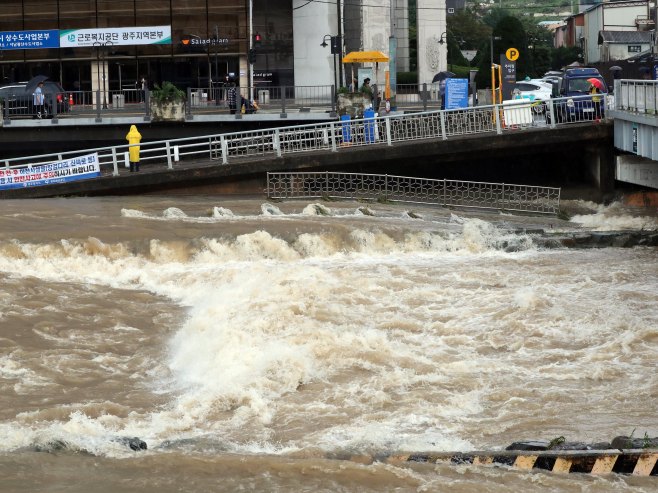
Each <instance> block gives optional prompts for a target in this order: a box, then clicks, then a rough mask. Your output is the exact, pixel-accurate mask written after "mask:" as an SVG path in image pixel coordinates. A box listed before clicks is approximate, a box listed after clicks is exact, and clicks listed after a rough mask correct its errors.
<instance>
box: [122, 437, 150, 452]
mask: <svg viewBox="0 0 658 493" xmlns="http://www.w3.org/2000/svg"><path fill="white" fill-rule="evenodd" d="M116 441H117V442H119V443H121V444H123V445H127V446H128V447H130V449H131V450H134V451H136V452H139V451H140V450H146V449H147V446H146V442H145V441H144V440H141V439H140V438H139V437H132V438H130V437H120V438H117V439H116Z"/></svg>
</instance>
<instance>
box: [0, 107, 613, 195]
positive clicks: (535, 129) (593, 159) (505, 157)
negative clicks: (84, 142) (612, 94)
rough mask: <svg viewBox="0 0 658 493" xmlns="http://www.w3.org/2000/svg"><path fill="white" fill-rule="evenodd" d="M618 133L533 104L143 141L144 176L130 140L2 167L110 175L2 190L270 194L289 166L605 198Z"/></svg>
mask: <svg viewBox="0 0 658 493" xmlns="http://www.w3.org/2000/svg"><path fill="white" fill-rule="evenodd" d="M597 120H598V119H597ZM141 128H142V133H143V134H146V133H147V131H146V130H144V127H143V126H142V127H141ZM172 128H178V126H176V127H172ZM185 128H186V130H187V131H189V127H185ZM126 130H127V129H126V128H122V129H121V133H122V134H123V135H125V133H124V132H125V131H126ZM114 131H116V129H115V130H114ZM612 137H613V135H612V124H611V123H610V122H606V121H604V120H603V121H600V122H599V121H596V120H592V121H586V122H569V121H564V120H563V121H560V118H558V115H556V114H554V108H553V105H550V106H548V107H547V108H545V112H542V111H537V109H536V108H535V107H533V106H532V105H531V104H530V103H528V102H521V103H517V104H514V105H507V104H506V105H494V106H478V107H475V108H468V109H462V110H445V111H427V112H414V113H408V114H397V115H389V116H385V117H378V118H374V119H366V120H363V119H361V120H350V121H336V120H331V121H328V122H322V123H315V124H306V125H294V126H286V127H278V128H267V129H253V130H247V131H240V132H230V133H220V134H217V133H213V134H206V135H202V136H196V137H184V138H178V139H168V140H155V141H149V142H143V143H142V144H141V158H142V159H141V162H142V165H141V171H140V173H129V172H128V170H127V169H126V166H125V163H126V160H127V158H126V155H127V151H128V146H127V145H125V144H122V145H114V146H109V147H101V148H95V149H84V150H76V151H66V152H59V153H51V154H45V155H33V156H26V157H21V158H11V159H4V160H3V161H2V162H1V164H2V165H4V168H0V171H2V170H4V172H5V177H9V178H10V177H11V176H9V174H7V172H11V173H18V174H21V173H22V174H30V173H32V172H33V171H34V170H38V169H39V168H38V167H39V165H41V164H44V163H51V162H53V161H61V160H66V159H69V158H71V157H74V156H80V155H83V154H89V153H97V155H98V161H99V164H100V172H101V176H100V177H98V178H94V179H90V180H81V181H70V182H65V183H58V182H57V180H49V181H48V184H46V185H43V186H22V187H20V188H13V189H5V190H0V197H1V198H23V197H25V198H27V197H50V196H71V195H97V194H104V195H107V194H132V193H151V192H153V193H158V192H162V191H172V190H178V191H190V190H192V189H193V190H194V191H195V193H203V192H214V193H216V192H220V193H235V192H252V193H253V192H258V193H262V191H263V189H264V187H265V179H266V172H268V171H269V172H271V171H285V170H320V171H324V170H341V171H358V172H373V173H392V174H404V175H406V176H426V177H429V178H431V177H438V178H454V179H466V180H478V181H487V180H489V181H501V180H502V181H505V182H507V183H528V184H539V185H558V186H559V185H560V184H565V183H569V182H573V181H578V180H584V181H587V182H590V183H592V184H593V185H595V186H596V187H597V188H598V190H599V191H600V192H601V193H605V192H608V191H611V190H612V188H613V186H614V161H613V156H612V154H613V152H612V151H613V148H612ZM32 174H34V173H32Z"/></svg>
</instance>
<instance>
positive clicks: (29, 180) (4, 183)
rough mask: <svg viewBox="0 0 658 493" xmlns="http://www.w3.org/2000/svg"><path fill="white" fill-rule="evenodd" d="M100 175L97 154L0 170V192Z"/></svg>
mask: <svg viewBox="0 0 658 493" xmlns="http://www.w3.org/2000/svg"><path fill="white" fill-rule="evenodd" d="M100 175H101V172H100V167H99V164H98V153H94V154H87V155H86V156H78V157H75V158H71V159H66V160H64V161H56V162H54V163H48V164H39V165H36V166H28V167H26V168H2V169H0V190H9V189H12V188H26V187H39V186H43V185H52V184H54V183H65V182H68V181H75V180H85V179H87V178H96V177H98V176H100Z"/></svg>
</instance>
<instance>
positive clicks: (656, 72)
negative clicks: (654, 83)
mask: <svg viewBox="0 0 658 493" xmlns="http://www.w3.org/2000/svg"><path fill="white" fill-rule="evenodd" d="M653 80H658V63H657V64H655V65H654V66H653Z"/></svg>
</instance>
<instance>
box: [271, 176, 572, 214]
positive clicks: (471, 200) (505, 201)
mask: <svg viewBox="0 0 658 493" xmlns="http://www.w3.org/2000/svg"><path fill="white" fill-rule="evenodd" d="M266 192H267V196H268V197H269V198H272V199H295V198H298V199H302V198H304V199H311V198H322V197H328V198H343V199H356V200H358V199H369V200H385V201H391V202H409V203H423V204H437V205H442V206H453V207H469V208H477V209H497V210H510V211H519V212H532V213H539V214H557V213H558V212H559V209H560V189H559V188H551V187H538V186H532V185H510V184H506V183H485V182H472V181H456V180H434V179H429V178H413V177H408V176H395V175H371V174H358V173H334V172H311V173H304V172H302V173H268V174H267V191H266Z"/></svg>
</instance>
